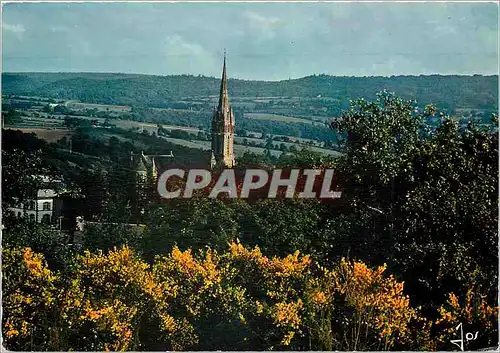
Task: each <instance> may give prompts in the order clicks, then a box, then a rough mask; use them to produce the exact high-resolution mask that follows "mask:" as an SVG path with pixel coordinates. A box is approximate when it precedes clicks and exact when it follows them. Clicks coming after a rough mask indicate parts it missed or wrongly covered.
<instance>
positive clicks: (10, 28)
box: [2, 22, 26, 39]
mask: <svg viewBox="0 0 500 353" xmlns="http://www.w3.org/2000/svg"><path fill="white" fill-rule="evenodd" d="M2 29H3V30H4V33H5V32H8V33H9V32H10V33H12V34H13V35H14V36H16V37H17V38H18V39H22V38H23V33H24V32H26V29H25V28H24V26H23V25H21V24H15V25H10V24H8V23H6V22H3V23H2Z"/></svg>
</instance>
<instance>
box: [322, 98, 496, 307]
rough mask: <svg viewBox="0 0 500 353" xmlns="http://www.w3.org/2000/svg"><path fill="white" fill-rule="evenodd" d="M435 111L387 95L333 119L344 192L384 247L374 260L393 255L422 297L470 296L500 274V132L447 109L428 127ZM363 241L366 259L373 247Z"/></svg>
mask: <svg viewBox="0 0 500 353" xmlns="http://www.w3.org/2000/svg"><path fill="white" fill-rule="evenodd" d="M436 114H437V113H436V111H435V108H433V107H430V106H429V107H426V108H425V109H421V108H418V107H417V106H416V105H415V103H414V102H405V101H403V100H401V99H399V98H397V97H396V96H395V95H394V94H391V93H388V92H382V93H381V94H379V96H378V99H377V100H376V101H373V102H368V101H365V100H363V99H361V100H357V101H355V102H352V104H351V108H350V110H348V111H346V112H344V113H343V115H342V116H341V117H340V118H339V119H337V120H336V121H334V122H333V123H332V127H333V128H334V129H336V130H337V131H338V132H339V133H340V134H342V135H343V136H344V138H343V140H342V146H341V147H342V150H343V152H344V155H343V156H342V157H341V158H340V160H339V163H338V169H339V172H340V175H341V179H342V180H341V184H342V185H343V196H345V197H347V199H348V200H350V202H351V203H352V205H353V207H354V212H355V214H358V215H359V216H360V217H364V218H366V217H367V218H368V219H371V221H369V222H368V224H372V226H371V227H370V229H367V231H368V233H369V234H371V235H370V236H369V237H368V238H371V239H377V242H381V244H384V245H383V246H381V247H380V249H381V252H380V253H378V255H379V258H378V259H373V261H374V263H380V262H382V261H384V259H390V261H389V266H390V268H392V269H394V270H395V271H397V272H398V273H401V276H402V277H403V278H404V279H405V280H406V281H407V284H408V289H409V291H410V292H411V293H417V292H418V293H419V300H421V301H422V303H429V301H430V300H432V299H431V298H436V297H442V296H444V295H445V294H446V293H448V292H451V291H455V292H459V293H460V294H464V292H465V291H466V288H467V287H468V286H469V285H470V284H471V283H470V282H471V281H472V282H476V281H477V282H478V283H481V285H482V286H483V288H484V290H485V291H487V292H489V293H490V297H491V296H492V295H493V293H494V288H495V286H494V285H493V282H495V283H496V279H497V278H498V277H497V276H498V273H497V271H496V269H494V266H493V264H494V263H496V261H497V255H496V243H497V239H498V235H497V232H496V224H497V221H498V219H497V210H496V205H497V203H498V195H497V190H498V184H497V178H496V174H497V172H498V164H497V158H496V156H497V153H498V137H497V135H496V134H494V133H491V130H490V131H488V130H481V129H479V128H477V127H474V125H469V126H467V127H465V128H461V127H460V126H459V125H458V124H457V123H456V122H454V121H453V120H452V119H450V118H447V117H445V116H444V115H441V116H440V118H439V119H440V124H439V126H438V127H437V128H432V127H431V126H429V125H428V124H427V123H426V121H427V120H428V119H429V118H431V117H435V116H436ZM438 116H439V115H438ZM365 246H366V247H365V249H364V253H366V254H367V255H368V254H369V253H371V252H372V247H373V245H372V243H371V242H368V243H366V244H365ZM358 251H361V252H363V251H362V249H361V248H360V247H358ZM472 274H476V275H474V276H472Z"/></svg>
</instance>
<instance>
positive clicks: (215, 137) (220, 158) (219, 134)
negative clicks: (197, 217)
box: [210, 53, 235, 169]
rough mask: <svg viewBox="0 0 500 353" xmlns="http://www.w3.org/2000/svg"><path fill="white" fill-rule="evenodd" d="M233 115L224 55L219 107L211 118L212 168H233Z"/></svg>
mask: <svg viewBox="0 0 500 353" xmlns="http://www.w3.org/2000/svg"><path fill="white" fill-rule="evenodd" d="M233 144H234V113H233V109H232V108H231V106H230V105H229V93H228V88H227V73H226V54H225V53H224V65H223V67H222V80H221V84H220V94H219V105H218V106H217V108H216V109H214V113H213V117H212V156H211V161H210V166H211V168H212V169H214V168H216V169H217V168H233V167H234V166H235V161H234V152H233Z"/></svg>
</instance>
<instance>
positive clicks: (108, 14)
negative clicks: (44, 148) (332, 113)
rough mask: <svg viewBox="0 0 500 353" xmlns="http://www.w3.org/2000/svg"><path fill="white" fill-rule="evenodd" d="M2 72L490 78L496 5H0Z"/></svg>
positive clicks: (494, 64)
mask: <svg viewBox="0 0 500 353" xmlns="http://www.w3.org/2000/svg"><path fill="white" fill-rule="evenodd" d="M2 10H3V11H2V71H3V72H23V71H30V72H33V71H41V72H123V73H143V74H153V75H173V74H194V75H205V76H214V77H219V76H220V73H221V67H222V58H223V52H224V49H226V51H227V65H228V76H229V77H232V78H240V79H249V80H282V79H288V78H299V77H303V76H308V75H313V74H329V75H338V76H391V75H421V74H423V75H427V74H443V75H446V74H460V75H472V74H486V75H491V74H498V5H497V4H496V3H477V2H476V3H450V2H448V3H432V2H426V3H355V2H350V3H317V2H316V3H291V2H287V3H249V2H239V3H223V2H219V3H217V2H214V3H199V2H198V3H189V2H178V3H124V2H101V3H90V2H87V3H49V2H45V3H43V2H42V3H7V4H4V5H3V7H2Z"/></svg>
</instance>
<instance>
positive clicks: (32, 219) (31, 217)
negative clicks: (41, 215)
mask: <svg viewBox="0 0 500 353" xmlns="http://www.w3.org/2000/svg"><path fill="white" fill-rule="evenodd" d="M34 221H35V215H34V214H33V213H32V214H30V222H34Z"/></svg>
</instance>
